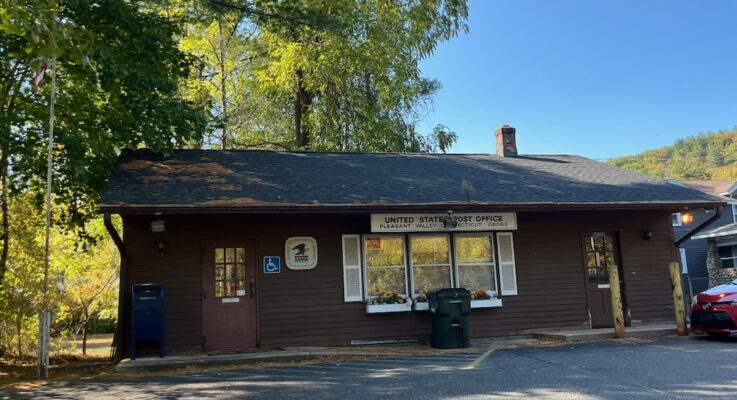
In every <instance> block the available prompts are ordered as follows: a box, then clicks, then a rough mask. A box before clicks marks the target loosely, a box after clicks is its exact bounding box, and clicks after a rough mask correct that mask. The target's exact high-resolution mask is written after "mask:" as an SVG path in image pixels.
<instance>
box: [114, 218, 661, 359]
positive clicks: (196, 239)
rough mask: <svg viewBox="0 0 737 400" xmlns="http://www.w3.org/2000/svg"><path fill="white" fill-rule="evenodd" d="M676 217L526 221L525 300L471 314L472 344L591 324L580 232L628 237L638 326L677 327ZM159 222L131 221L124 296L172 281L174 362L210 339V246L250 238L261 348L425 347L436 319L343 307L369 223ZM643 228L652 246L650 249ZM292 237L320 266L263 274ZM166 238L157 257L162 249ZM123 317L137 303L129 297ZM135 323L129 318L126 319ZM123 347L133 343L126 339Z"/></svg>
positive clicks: (517, 240) (520, 267)
mask: <svg viewBox="0 0 737 400" xmlns="http://www.w3.org/2000/svg"><path fill="white" fill-rule="evenodd" d="M669 215H670V213H669V212H666V211H662V212H656V211H650V212H621V211H618V212H604V211H601V212H544V213H543V212H524V213H519V214H518V225H519V230H518V231H515V233H514V244H515V255H516V262H517V284H518V288H519V295H516V296H502V300H503V307H501V308H494V309H474V310H473V312H472V316H471V321H470V322H471V335H472V336H473V337H486V336H502V335H510V334H515V333H520V332H524V331H527V330H530V329H535V328H542V327H565V326H588V310H587V301H586V291H585V277H584V267H583V260H582V252H581V231H582V230H585V229H600V230H616V231H618V232H619V235H620V242H621V250H622V262H623V267H624V281H625V295H626V296H627V299H628V305H629V308H630V310H631V315H632V319H633V320H636V321H637V320H639V321H657V320H672V314H673V310H672V305H671V296H670V282H669V278H668V270H667V266H668V263H669V262H670V261H672V260H673V249H674V246H673V242H672V239H671V226H670V218H669ZM152 219H154V217H153V216H151V217H148V216H145V217H144V216H125V218H124V236H125V242H126V245H127V247H128V253H129V255H128V257H129V258H128V263H127V266H128V275H127V278H128V279H127V282H126V287H127V288H128V289H127V290H126V296H127V297H129V296H130V285H131V284H133V283H143V282H156V283H164V284H165V288H166V294H165V296H166V297H165V307H166V310H165V337H166V346H167V351H168V352H187V351H198V350H200V349H201V340H202V325H201V324H202V309H201V298H202V288H201V282H202V279H201V254H202V241H203V238H206V237H236V236H237V237H243V238H250V239H253V240H255V242H256V246H257V249H258V250H257V253H258V254H257V260H258V263H259V265H257V270H258V271H259V273H258V276H257V288H258V309H259V324H260V329H259V340H260V344H261V346H262V347H275V346H296V345H318V346H319V345H347V344H350V342H351V340H382V339H425V338H427V337H428V336H429V334H430V323H429V313H428V312H407V313H394V314H384V315H381V314H366V312H365V306H364V305H363V304H361V303H344V302H343V281H342V279H343V278H342V253H341V252H342V250H341V235H342V234H349V233H362V234H365V233H369V230H370V226H369V216H368V214H365V215H353V216H346V215H299V214H292V215H288V216H285V215H219V216H206V217H205V216H196V215H189V216H174V215H165V216H163V219H164V220H165V221H166V232H164V233H160V234H154V233H151V232H150V230H149V223H150V221H151V220H152ZM646 230H651V231H652V232H653V238H652V239H651V240H650V241H648V240H645V239H644V237H643V234H644V232H645V231H646ZM290 236H313V237H315V238H316V239H317V243H318V256H319V261H318V266H317V267H316V268H315V269H313V270H309V271H291V270H288V269H286V267H285V266H282V272H281V273H280V274H263V273H262V271H261V265H260V263H261V260H262V259H263V257H264V256H281V257H282V259H283V257H284V241H285V240H286V239H287V238H288V237H290ZM158 240H162V241H163V242H164V244H165V252H164V254H163V255H160V254H159V252H158V250H157V249H156V246H155V242H156V241H158ZM126 305H127V308H126V310H130V308H129V299H126ZM126 318H129V316H126ZM126 347H127V339H126Z"/></svg>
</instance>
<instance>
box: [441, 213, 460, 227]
mask: <svg viewBox="0 0 737 400" xmlns="http://www.w3.org/2000/svg"><path fill="white" fill-rule="evenodd" d="M457 226H458V221H457V220H456V219H454V218H453V211H451V210H448V215H447V216H446V217H445V218H443V228H446V229H447V228H455V227H457Z"/></svg>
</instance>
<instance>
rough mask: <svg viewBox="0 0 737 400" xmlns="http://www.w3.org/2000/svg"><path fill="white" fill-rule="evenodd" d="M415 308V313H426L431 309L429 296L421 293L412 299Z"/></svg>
mask: <svg viewBox="0 0 737 400" xmlns="http://www.w3.org/2000/svg"><path fill="white" fill-rule="evenodd" d="M412 303H413V307H414V309H415V311H426V310H429V309H430V305H429V303H428V301H427V294H426V293H424V292H423V293H420V294H418V295H417V296H415V298H413V299H412Z"/></svg>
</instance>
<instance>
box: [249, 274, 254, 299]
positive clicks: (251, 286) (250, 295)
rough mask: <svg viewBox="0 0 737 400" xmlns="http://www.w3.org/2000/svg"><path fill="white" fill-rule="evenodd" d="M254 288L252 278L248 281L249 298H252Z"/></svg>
mask: <svg viewBox="0 0 737 400" xmlns="http://www.w3.org/2000/svg"><path fill="white" fill-rule="evenodd" d="M255 290H256V283H255V282H254V281H253V278H251V280H249V281H248V296H249V297H250V298H253V292H254V291H255Z"/></svg>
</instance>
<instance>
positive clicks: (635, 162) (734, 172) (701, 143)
mask: <svg viewBox="0 0 737 400" xmlns="http://www.w3.org/2000/svg"><path fill="white" fill-rule="evenodd" d="M609 163H610V164H612V165H616V166H618V167H622V168H624V169H628V170H631V171H635V172H639V173H642V174H646V175H651V176H655V177H658V178H664V179H670V178H673V179H737V129H732V130H722V131H719V132H707V133H701V134H698V135H696V136H692V137H688V138H685V139H679V140H678V141H676V143H674V144H673V145H671V146H667V147H663V148H660V149H655V150H648V151H646V152H644V153H641V154H637V155H634V156H627V157H619V158H614V159H611V160H609Z"/></svg>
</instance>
